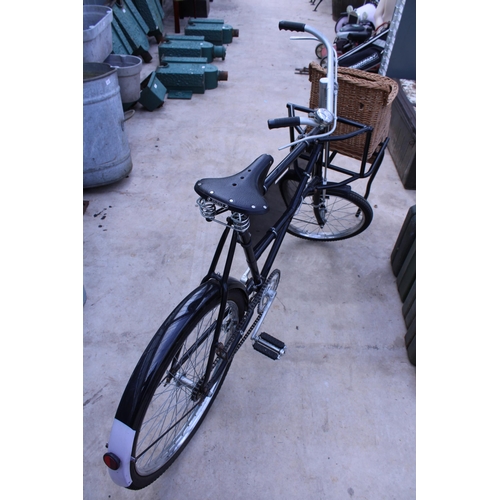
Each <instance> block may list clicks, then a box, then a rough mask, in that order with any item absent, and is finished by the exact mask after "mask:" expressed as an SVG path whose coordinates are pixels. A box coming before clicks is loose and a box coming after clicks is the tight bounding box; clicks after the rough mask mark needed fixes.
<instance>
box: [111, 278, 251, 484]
mask: <svg viewBox="0 0 500 500" xmlns="http://www.w3.org/2000/svg"><path fill="white" fill-rule="evenodd" d="M246 305H247V300H246V294H245V292H244V291H243V290H242V289H241V288H238V287H230V289H229V292H228V300H227V304H226V306H225V309H224V313H223V316H222V317H223V320H222V328H221V332H220V336H219V339H218V343H217V349H216V355H215V359H214V362H213V364H212V366H211V367H210V370H209V373H211V374H213V373H214V372H215V370H217V368H218V367H219V366H220V365H221V363H224V358H225V350H226V349H227V347H228V344H229V343H230V342H232V341H233V340H234V336H233V334H234V333H235V331H236V327H237V325H238V323H239V322H240V320H241V318H242V317H243V314H244V312H245V309H246ZM220 307H221V293H220V287H219V286H218V285H216V284H214V283H207V284H205V285H202V286H201V287H199V288H198V289H197V290H195V291H194V292H193V293H192V294H191V295H190V296H189V297H187V298H186V299H185V301H184V302H183V303H181V304H180V305H179V306H178V307H177V308H176V310H175V311H174V312H173V313H172V314H171V315H170V316H169V318H167V320H166V321H165V323H164V324H163V325H162V327H160V330H159V331H158V333H157V334H156V335H155V337H154V338H153V339H152V341H151V343H150V345H149V346H148V348H147V349H146V351H145V352H144V354H143V356H142V358H141V360H140V361H139V363H138V365H137V367H136V369H135V371H134V373H133V374H132V377H131V379H130V381H129V384H128V385H127V388H126V390H125V392H124V395H123V397H122V400H121V402H120V405H119V407H118V411H117V414H116V417H115V421H116V420H118V422H119V423H120V424H121V425H122V426H123V425H125V427H127V429H128V430H129V434H130V435H132V436H133V438H131V439H130V442H131V449H130V455H128V452H127V453H124V454H123V455H124V456H123V457H122V465H121V466H123V467H126V469H127V470H125V471H123V472H122V474H121V476H122V477H125V478H126V482H125V484H123V482H122V481H120V482H119V481H117V480H116V479H115V478H114V477H113V473H112V472H111V476H112V478H113V480H115V482H117V483H118V484H121V485H122V486H126V487H127V488H129V489H133V490H138V489H141V488H144V487H146V486H148V485H149V484H151V483H152V482H153V481H155V480H156V479H157V478H158V477H159V476H160V475H161V474H162V473H163V472H165V470H166V469H167V468H168V467H169V466H170V465H171V464H172V463H173V462H174V460H175V459H176V458H177V456H178V455H179V454H180V453H181V451H182V450H183V449H184V447H185V446H186V445H187V443H188V442H189V440H190V439H191V438H192V437H193V435H194V434H195V432H196V431H197V429H198V427H199V426H200V424H201V422H202V421H203V419H204V418H205V416H206V414H207V413H208V410H209V409H210V407H211V405H212V403H213V402H214V400H215V398H216V396H217V394H218V392H219V390H220V388H221V386H222V383H223V381H224V378H225V376H226V374H227V371H228V369H229V365H230V363H227V364H226V366H225V368H224V369H223V371H222V372H221V373H220V375H219V376H218V378H217V380H216V381H215V383H214V385H213V386H212V388H211V390H210V391H209V393H208V394H202V391H201V388H202V385H203V379H204V375H205V373H206V370H207V365H208V361H209V354H210V350H211V348H212V345H213V342H214V334H215V331H216V323H217V318H218V317H219V311H220ZM122 423H123V424H122ZM112 441H113V431H112V436H111V438H110V447H109V448H110V452H113V450H112V449H111V442H112ZM122 442H123V440H122ZM119 446H123V444H118V447H119ZM113 456H114V455H113Z"/></svg>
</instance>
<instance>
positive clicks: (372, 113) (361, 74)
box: [309, 61, 398, 160]
mask: <svg viewBox="0 0 500 500" xmlns="http://www.w3.org/2000/svg"><path fill="white" fill-rule="evenodd" d="M325 76H326V69H324V68H322V67H321V66H320V65H319V64H318V63H317V62H315V61H313V62H311V63H310V64H309V81H310V82H311V95H310V100H309V107H310V108H312V109H315V108H317V107H318V100H319V81H320V79H321V78H324V77H325ZM337 78H338V83H339V90H338V96H337V114H338V116H340V117H342V118H347V119H349V120H352V121H355V122H358V123H361V124H363V125H369V126H371V127H373V132H372V137H371V141H370V145H369V149H368V158H369V159H370V158H371V157H372V156H373V153H374V152H375V150H376V149H377V146H378V145H379V143H380V142H382V141H384V140H385V138H386V137H387V135H388V133H389V125H390V121H391V105H392V101H394V99H395V98H396V95H397V93H398V84H397V83H396V82H395V81H394V80H392V79H391V78H388V77H386V76H382V75H379V74H377V73H369V72H367V71H361V70H359V69H353V68H342V67H339V68H338V71H337ZM355 130H358V129H357V128H356V127H353V126H352V125H347V124H344V123H340V122H338V123H337V128H336V129H335V132H334V133H333V136H337V135H343V134H348V133H350V132H354V131H355ZM365 140H366V135H365V134H360V135H358V136H356V137H352V138H350V139H346V140H343V141H336V142H334V143H332V146H331V147H332V148H333V149H335V150H337V151H338V152H339V153H342V154H345V155H347V156H351V157H353V158H356V159H358V160H361V159H362V157H363V151H364V147H365Z"/></svg>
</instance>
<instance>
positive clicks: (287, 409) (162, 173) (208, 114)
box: [83, 0, 416, 500]
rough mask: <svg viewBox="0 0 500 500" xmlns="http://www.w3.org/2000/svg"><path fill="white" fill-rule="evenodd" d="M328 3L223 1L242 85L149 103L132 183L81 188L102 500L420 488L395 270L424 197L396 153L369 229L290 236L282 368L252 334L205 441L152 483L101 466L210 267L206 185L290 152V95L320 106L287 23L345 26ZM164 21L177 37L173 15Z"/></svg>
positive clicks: (90, 439) (235, 73) (92, 426)
mask: <svg viewBox="0 0 500 500" xmlns="http://www.w3.org/2000/svg"><path fill="white" fill-rule="evenodd" d="M313 9H314V6H313V5H311V4H310V2H309V1H308V0H292V1H290V0H275V1H273V2H268V1H265V0H254V1H252V2H246V1H243V0H214V2H212V3H211V4H210V17H211V18H222V19H224V20H225V22H226V23H228V24H231V25H232V26H233V27H234V28H238V29H239V31H240V36H239V37H238V38H235V39H234V41H233V43H231V44H229V45H227V57H226V60H225V61H221V60H216V61H215V62H214V64H215V65H216V66H218V67H219V69H221V70H225V71H228V74H229V79H228V81H225V82H220V83H219V87H218V88H216V89H214V90H209V91H207V92H206V93H205V94H203V95H194V96H193V98H192V99H191V100H166V101H165V104H164V106H163V107H162V108H161V109H157V110H156V111H154V112H148V111H146V110H144V109H143V108H141V106H140V105H137V106H136V110H135V114H134V116H133V117H132V118H131V119H130V120H128V121H127V122H126V132H127V135H128V139H129V143H130V148H131V151H132V158H133V170H132V172H131V174H130V176H129V177H128V178H127V179H125V180H123V181H121V182H119V183H115V184H113V185H110V186H107V187H103V188H99V189H91V190H85V191H84V193H83V198H84V200H88V201H89V206H88V208H87V211H86V213H85V214H84V216H83V220H84V223H83V226H84V244H83V254H84V269H83V272H84V284H85V289H86V292H87V302H86V304H85V305H84V328H83V343H84V351H83V352H84V387H83V390H84V397H83V400H84V408H83V412H84V413H83V415H84V449H83V452H84V498H85V499H86V500H99V499H110V498H111V499H131V498H140V499H145V500H146V499H147V500H153V499H189V500H206V499H215V498H217V499H221V498H222V499H226V498H227V499H229V498H230V499H243V500H247V499H248V500H250V499H259V500H260V499H263V500H274V499H276V500H278V499H279V500H281V499H309V498H315V499H351V498H352V499H370V500H372V499H376V500H381V499H395V500H407V499H413V498H415V495H416V493H415V462H416V460H415V451H416V450H415V448H416V446H415V368H414V367H413V366H412V365H411V364H410V363H409V361H408V358H407V355H406V350H405V347H404V335H405V332H406V327H405V324H404V320H403V316H402V313H401V305H402V304H401V301H400V298H399V295H398V292H397V288H396V283H395V277H394V275H393V273H392V271H391V266H390V255H391V251H392V249H393V247H394V243H395V241H396V239H397V236H398V233H399V231H400V228H401V225H402V223H403V220H404V218H405V215H406V213H407V211H408V208H409V207H410V206H412V205H413V204H414V203H415V192H414V191H407V190H405V189H404V188H403V186H402V184H401V182H400V180H399V177H398V174H397V172H396V169H395V167H394V164H393V162H392V160H391V158H390V155H389V154H387V155H386V159H385V160H384V164H383V166H382V168H381V170H380V172H379V174H378V177H377V179H376V180H375V182H374V186H373V189H372V194H371V195H370V201H371V204H372V206H373V207H374V220H373V223H372V224H371V226H370V227H369V229H368V230H367V231H365V232H364V233H362V234H361V235H359V236H358V237H356V238H353V239H350V240H346V241H343V242H336V243H318V244H314V243H310V242H306V241H303V240H299V239H297V238H294V237H293V236H290V235H288V236H287V237H286V238H285V241H284V244H283V247H282V252H281V253H280V255H279V256H278V259H277V262H276V267H278V268H280V269H281V271H282V280H281V284H280V287H279V291H278V297H277V300H276V301H275V302H274V305H273V309H272V311H271V313H270V314H269V315H268V317H267V319H266V321H265V323H264V330H265V331H267V332H269V333H271V334H273V335H275V336H276V337H278V338H280V339H282V340H283V341H285V342H286V344H287V345H288V351H287V353H286V355H285V356H284V357H283V358H282V359H281V360H279V361H271V360H269V359H268V358H266V357H264V356H262V355H261V354H259V353H257V352H256V351H254V350H253V349H252V347H251V344H250V343H248V344H245V346H244V347H243V348H242V349H241V350H240V351H239V353H238V355H237V357H236V358H235V361H234V363H233V365H232V368H231V370H230V372H229V375H228V377H227V379H226V381H225V384H224V387H223V388H222V390H221V393H220V394H219V397H218V399H217V400H216V402H215V404H214V406H213V407H212V410H211V411H210V413H209V415H208V417H207V418H206V420H205V422H204V423H203V425H202V427H201V428H200V430H199V432H198V434H197V435H196V436H195V437H194V438H193V440H192V442H191V443H190V445H189V446H188V447H187V449H186V450H185V451H184V452H183V454H182V455H181V456H180V458H179V459H178V460H177V462H176V463H175V464H174V465H173V466H172V467H171V469H170V470H169V471H167V472H166V473H165V474H164V475H163V476H162V477H161V478H160V479H159V480H158V481H156V482H155V483H153V484H152V485H151V486H150V487H148V488H146V489H144V490H141V491H140V492H132V491H128V490H125V489H121V488H119V487H118V486H116V485H115V484H114V483H113V482H112V481H111V479H110V478H109V477H108V472H107V469H106V467H105V466H104V464H103V462H102V455H103V453H104V452H105V444H106V442H107V439H108V437H109V432H110V429H111V424H112V421H113V417H114V413H115V411H116V408H117V404H118V401H119V399H120V397H121V394H122V391H123V389H124V387H125V384H126V382H127V380H128V377H129V376H130V374H131V372H132V370H133V368H134V366H135V364H136V362H137V360H138V358H139V356H140V355H141V353H142V351H143V349H144V348H145V346H146V345H147V343H148V342H149V340H150V338H151V337H152V335H153V334H154V333H155V331H156V329H157V328H158V326H159V325H160V324H161V323H162V321H163V320H164V319H165V317H166V316H167V315H168V313H169V312H170V311H171V310H172V309H173V308H174V306H175V305H176V304H177V303H178V302H179V301H180V300H181V299H182V298H183V297H184V296H185V295H186V294H187V293H188V292H189V291H190V290H191V289H192V288H194V287H195V286H196V285H197V284H198V283H199V281H200V279H201V278H202V277H203V275H204V273H205V271H206V269H207V266H208V265H209V262H210V258H211V255H212V253H213V249H214V244H215V242H216V240H217V239H218V237H219V235H220V230H221V228H220V226H218V225H213V224H207V223H206V222H205V221H204V220H203V219H202V218H201V217H200V215H199V212H198V209H197V207H196V205H195V202H196V198H197V196H196V194H195V192H194V190H193V185H194V183H195V181H196V180H197V179H198V178H201V177H205V176H214V175H221V176H224V175H229V174H232V173H234V172H236V171H238V170H240V169H242V168H243V167H244V166H245V165H247V164H249V163H250V162H251V161H252V160H254V159H255V158H256V157H257V156H259V155H260V154H261V153H269V154H271V155H273V156H274V158H275V164H277V162H278V161H279V159H280V158H282V157H283V156H284V153H283V152H280V151H278V147H279V146H281V145H284V144H286V142H287V131H285V130H272V131H270V130H268V128H267V119H268V118H275V117H281V116H285V115H286V108H285V105H286V102H288V101H290V102H296V103H299V104H307V103H308V99H309V88H310V87H309V85H310V84H309V81H308V77H307V76H306V75H299V74H295V68H302V67H304V66H307V65H308V64H309V62H310V61H312V60H315V54H314V48H315V42H311V41H309V42H296V41H294V42H292V41H290V40H289V36H290V33H289V32H280V31H279V30H278V28H277V26H278V22H279V21H280V20H282V19H287V20H291V21H299V22H305V23H308V24H311V25H313V26H315V27H317V28H318V29H320V30H323V31H324V32H325V33H331V34H332V37H333V35H334V21H333V20H332V18H331V3H330V2H322V3H321V5H320V6H319V8H318V10H317V11H316V12H314V11H313ZM186 21H187V19H184V20H181V29H182V28H183V26H184V24H185V22H186ZM165 25H166V32H167V33H173V32H174V20H173V17H172V16H168V17H167V18H166V19H165ZM182 31H183V29H182ZM151 54H152V55H153V56H154V59H153V61H152V62H151V63H149V64H145V65H144V66H143V69H142V76H143V77H145V76H147V75H148V74H149V73H150V72H151V71H153V70H154V69H155V68H156V65H157V45H156V44H155V43H154V42H153V41H151ZM357 190H359V191H360V192H363V188H362V187H359V189H357ZM97 214H99V215H97ZM104 216H105V218H104ZM238 277H239V276H238Z"/></svg>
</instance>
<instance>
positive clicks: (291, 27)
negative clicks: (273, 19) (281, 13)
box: [278, 21, 305, 31]
mask: <svg viewBox="0 0 500 500" xmlns="http://www.w3.org/2000/svg"><path fill="white" fill-rule="evenodd" d="M278 26H279V29H280V30H287V31H305V30H304V27H305V24H304V23H294V22H292V21H280V22H279V25H278Z"/></svg>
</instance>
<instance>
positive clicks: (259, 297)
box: [229, 269, 277, 362]
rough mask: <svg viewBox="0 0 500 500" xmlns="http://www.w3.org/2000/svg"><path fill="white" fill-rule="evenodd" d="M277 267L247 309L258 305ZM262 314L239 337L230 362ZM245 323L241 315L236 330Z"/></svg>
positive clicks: (250, 309) (252, 309) (252, 308)
mask: <svg viewBox="0 0 500 500" xmlns="http://www.w3.org/2000/svg"><path fill="white" fill-rule="evenodd" d="M276 271H277V269H275V270H274V271H273V272H272V273H271V274H270V275H269V277H268V278H267V280H266V283H265V285H264V286H263V287H261V289H260V291H259V292H258V293H257V295H256V296H255V297H254V298H253V299H252V302H251V304H250V307H249V308H248V310H249V311H254V310H255V308H256V307H257V306H258V305H259V302H260V301H261V299H262V296H263V295H264V292H265V291H266V290H267V286H268V285H269V283H270V281H271V279H272V278H273V276H274V274H275V273H276ZM262 314H263V313H260V314H259V315H258V316H257V318H255V321H254V322H253V323H252V326H250V328H249V329H248V330H247V332H246V333H245V335H243V337H241V339H240V341H239V342H238V345H237V346H236V348H235V349H234V352H233V355H232V356H231V359H230V360H229V361H230V362H231V361H232V360H233V358H234V356H235V354H236V353H237V352H238V351H239V349H240V347H241V346H242V345H243V344H244V343H245V340H246V339H247V338H248V336H249V335H250V334H251V333H252V332H253V329H254V328H255V326H256V325H257V324H258V322H259V321H260V319H261V318H262ZM244 323H245V317H243V318H242V319H241V321H240V324H239V325H238V328H236V332H239V331H240V330H241V328H242V327H243V325H244ZM229 345H231V342H229Z"/></svg>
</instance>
